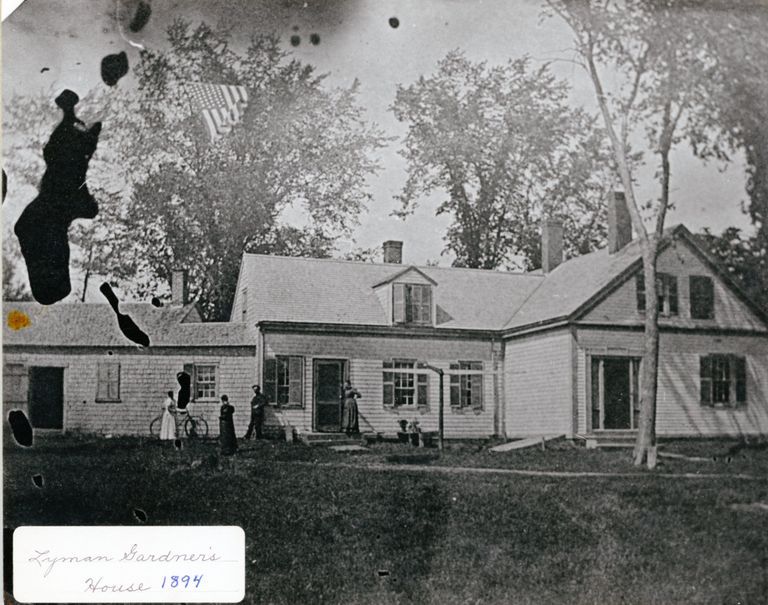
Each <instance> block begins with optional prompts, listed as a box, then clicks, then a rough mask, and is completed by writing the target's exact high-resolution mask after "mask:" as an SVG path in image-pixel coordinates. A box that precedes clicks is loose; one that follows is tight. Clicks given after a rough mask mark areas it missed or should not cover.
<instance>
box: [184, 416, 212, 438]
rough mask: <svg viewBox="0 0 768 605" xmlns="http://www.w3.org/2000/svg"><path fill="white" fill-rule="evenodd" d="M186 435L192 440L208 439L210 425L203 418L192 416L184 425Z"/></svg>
mask: <svg viewBox="0 0 768 605" xmlns="http://www.w3.org/2000/svg"><path fill="white" fill-rule="evenodd" d="M184 434H185V435H186V436H187V437H189V438H190V439H205V438H206V437H208V423H207V422H206V421H205V418H203V417H202V416H190V417H189V418H187V421H186V422H185V423H184Z"/></svg>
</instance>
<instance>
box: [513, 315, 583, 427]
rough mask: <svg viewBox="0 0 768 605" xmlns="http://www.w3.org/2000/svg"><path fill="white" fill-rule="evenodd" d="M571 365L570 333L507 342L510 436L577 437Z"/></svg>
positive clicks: (556, 333)
mask: <svg viewBox="0 0 768 605" xmlns="http://www.w3.org/2000/svg"><path fill="white" fill-rule="evenodd" d="M571 366H572V363H571V334H570V332H569V331H568V330H558V331H553V332H543V333H539V334H533V335H530V336H527V337H522V338H518V339H512V340H508V341H507V342H506V348H505V352H504V396H505V398H506V406H505V427H506V434H507V436H508V437H523V436H536V435H548V434H555V433H563V434H567V435H572V434H573V399H572V392H573V388H572V380H573V377H572V374H571Z"/></svg>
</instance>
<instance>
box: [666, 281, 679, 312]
mask: <svg viewBox="0 0 768 605" xmlns="http://www.w3.org/2000/svg"><path fill="white" fill-rule="evenodd" d="M664 281H666V282H667V287H666V288H665V290H664V295H665V296H667V297H669V314H670V315H677V314H678V305H677V277H676V276H674V275H664Z"/></svg>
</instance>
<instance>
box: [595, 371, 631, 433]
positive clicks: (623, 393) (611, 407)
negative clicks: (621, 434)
mask: <svg viewBox="0 0 768 605" xmlns="http://www.w3.org/2000/svg"><path fill="white" fill-rule="evenodd" d="M591 371H592V376H591V378H592V380H591V385H592V430H634V429H636V428H637V420H638V416H639V413H640V407H639V401H640V398H639V395H638V376H639V374H640V358H637V357H613V356H611V357H592V362H591Z"/></svg>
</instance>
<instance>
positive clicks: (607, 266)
mask: <svg viewBox="0 0 768 605" xmlns="http://www.w3.org/2000/svg"><path fill="white" fill-rule="evenodd" d="M608 215H609V229H608V231H609V244H608V246H607V248H605V249H603V250H600V251H598V252H594V253H592V254H587V255H584V256H581V257H577V258H573V259H570V260H568V261H566V262H563V252H562V250H563V244H562V239H563V234H562V225H561V224H559V223H557V222H554V221H550V222H548V223H546V224H545V226H544V233H543V237H542V246H543V250H542V258H543V265H544V266H543V270H542V271H538V272H532V273H511V272H499V271H483V270H472V269H459V268H441V267H416V266H405V265H402V263H401V260H402V244H401V243H400V242H392V241H390V242H386V243H385V244H384V261H385V262H384V263H383V264H373V263H359V262H346V261H338V260H320V259H302V258H286V257H276V256H263V255H255V254H245V255H244V256H243V259H242V265H241V271H240V278H239V283H238V287H237V293H236V298H235V301H234V306H233V314H232V320H233V321H240V322H242V323H245V324H247V325H248V326H249V327H250V328H252V329H253V330H254V334H255V338H256V340H257V347H256V350H257V356H258V362H257V367H258V371H259V376H258V381H259V382H260V383H262V384H263V385H264V390H265V393H266V394H267V395H268V397H269V399H270V401H272V402H273V403H274V405H275V406H276V407H275V409H277V410H279V411H280V415H281V416H282V418H283V419H284V420H287V421H288V422H290V423H291V424H292V425H294V426H296V427H298V428H299V429H300V430H302V431H307V432H310V431H336V430H338V426H339V402H338V395H339V384H340V383H341V381H342V380H343V379H344V378H347V377H348V378H349V379H350V380H351V381H352V383H353V385H354V386H355V387H356V388H357V389H358V390H360V391H361V393H362V395H363V396H362V398H361V399H360V401H359V410H360V423H361V430H363V431H372V432H385V433H387V432H393V431H395V430H397V425H396V423H397V421H398V420H400V419H406V420H409V421H410V420H412V419H414V418H415V419H418V420H419V423H420V425H421V427H422V428H423V429H426V430H431V429H436V427H437V422H438V420H437V418H438V403H439V399H440V393H439V380H438V375H437V374H436V373H435V372H434V371H432V370H430V369H429V368H427V367H426V365H429V366H432V367H435V368H438V369H442V370H443V372H444V374H445V378H444V381H445V384H444V391H443V396H444V400H445V435H446V437H448V438H452V437H453V438H456V437H487V436H491V435H500V436H506V437H522V436H535V435H548V434H553V433H554V434H564V435H567V436H569V437H582V438H585V439H587V441H588V443H590V444H593V443H596V442H598V441H600V440H609V439H614V440H615V439H618V440H621V439H626V438H631V437H632V435H633V434H634V431H635V430H636V426H637V418H638V405H639V385H640V384H641V382H640V376H641V375H642V372H643V370H644V367H643V366H644V364H643V361H642V357H643V321H644V310H645V307H646V304H647V302H646V301H645V292H644V287H643V278H642V260H641V251H640V246H639V243H638V242H637V241H632V231H631V224H630V219H629V214H628V212H627V210H626V204H625V201H624V199H623V196H622V195H616V196H615V197H614V199H612V200H610V208H609V213H608ZM658 270H659V273H660V276H659V279H660V284H661V293H660V295H659V305H660V309H661V318H660V322H659V323H660V359H659V362H660V363H659V367H660V369H659V381H658V412H657V432H658V434H659V435H664V436H673V435H680V436H683V435H685V436H701V435H745V434H766V433H768V319H767V318H766V316H765V313H764V312H763V311H762V310H761V309H759V308H757V307H756V306H755V305H754V304H753V303H752V302H751V301H750V300H749V299H747V298H746V297H745V296H744V294H743V293H742V292H741V290H740V289H739V288H738V287H737V286H736V285H735V284H734V283H733V281H732V280H731V279H730V278H729V277H728V275H727V273H726V272H724V271H723V270H722V269H721V268H720V267H719V265H718V264H717V263H716V262H714V261H713V260H712V259H711V258H710V257H709V255H708V254H707V253H705V252H704V251H703V250H702V248H701V247H700V246H699V244H698V243H697V241H696V239H695V238H694V237H693V236H692V235H691V233H690V232H689V231H688V230H687V229H685V227H683V226H678V227H676V228H673V229H669V230H668V231H667V233H666V234H665V239H664V244H663V250H662V252H661V254H660V257H659V261H658Z"/></svg>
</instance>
